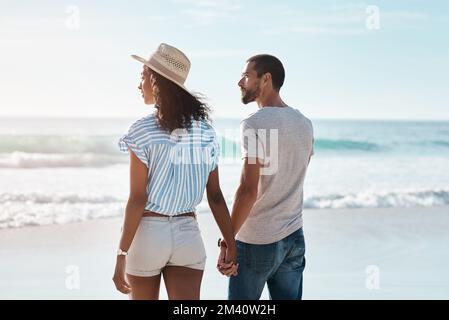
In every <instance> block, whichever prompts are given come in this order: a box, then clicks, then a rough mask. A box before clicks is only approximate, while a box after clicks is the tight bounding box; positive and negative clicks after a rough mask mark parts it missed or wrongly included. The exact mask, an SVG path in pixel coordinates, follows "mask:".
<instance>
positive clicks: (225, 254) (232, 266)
mask: <svg viewBox="0 0 449 320" xmlns="http://www.w3.org/2000/svg"><path fill="white" fill-rule="evenodd" d="M236 261H237V247H236V245H235V241H232V243H231V244H230V245H228V244H227V243H226V241H225V240H222V242H221V243H220V255H219V256H218V263H217V269H218V271H219V272H220V273H221V274H223V275H225V276H228V277H229V276H236V275H237V274H238V273H237V269H238V264H236Z"/></svg>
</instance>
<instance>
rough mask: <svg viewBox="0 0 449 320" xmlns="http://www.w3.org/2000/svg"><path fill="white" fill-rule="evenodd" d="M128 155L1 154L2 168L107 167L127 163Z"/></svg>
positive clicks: (0, 164)
mask: <svg viewBox="0 0 449 320" xmlns="http://www.w3.org/2000/svg"><path fill="white" fill-rule="evenodd" d="M127 161H128V158H127V157H123V156H122V155H120V154H118V155H115V156H114V155H107V154H101V153H100V154H95V153H80V154H79V153H73V154H61V153H57V154H51V153H26V152H18V151H16V152H12V153H9V154H0V168H19V169H20V168H28V169H31V168H61V167H77V168H80V167H105V166H109V165H114V164H119V163H126V162H127Z"/></svg>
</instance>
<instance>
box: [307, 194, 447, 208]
mask: <svg viewBox="0 0 449 320" xmlns="http://www.w3.org/2000/svg"><path fill="white" fill-rule="evenodd" d="M442 205H449V190H418V191H417V190H403V191H391V192H360V193H350V194H330V195H318V196H310V197H307V198H306V199H304V207H305V208H318V209H325V208H327V209H337V208H390V207H433V206H442Z"/></svg>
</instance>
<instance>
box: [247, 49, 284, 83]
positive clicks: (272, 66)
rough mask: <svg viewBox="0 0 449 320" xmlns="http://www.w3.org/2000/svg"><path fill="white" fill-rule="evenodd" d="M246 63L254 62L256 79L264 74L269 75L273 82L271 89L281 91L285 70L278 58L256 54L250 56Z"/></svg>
mask: <svg viewBox="0 0 449 320" xmlns="http://www.w3.org/2000/svg"><path fill="white" fill-rule="evenodd" d="M246 62H248V63H251V62H254V69H255V70H256V72H257V77H258V78H260V77H261V76H262V75H263V74H265V73H270V74H271V79H272V81H273V88H274V89H275V90H276V91H279V90H280V89H281V87H282V85H283V84H284V79H285V70H284V66H283V65H282V62H281V61H280V60H279V59H278V58H276V57H275V56H272V55H269V54H258V55H256V56H252V57H251V58H249V59H248V60H247V61H246Z"/></svg>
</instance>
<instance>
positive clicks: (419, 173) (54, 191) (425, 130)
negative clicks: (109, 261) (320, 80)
mask: <svg viewBox="0 0 449 320" xmlns="http://www.w3.org/2000/svg"><path fill="white" fill-rule="evenodd" d="M133 121H135V119H43V118H35V119H32V118H2V119H0V228H16V227H22V226H28V225H35V226H39V225H47V224H59V223H68V222H75V221H84V220H89V219H98V218H105V217H114V216H122V215H123V211H124V207H125V204H126V199H127V197H128V183H129V179H128V156H127V155H126V154H121V153H120V152H119V151H118V146H117V140H118V138H119V137H120V136H121V134H123V133H124V132H125V131H126V130H127V128H128V127H129V125H130V124H132V123H133ZM312 121H313V124H314V136H315V155H314V156H313V158H312V160H311V163H310V166H309V169H308V172H307V177H306V182H305V189H304V207H305V209H306V210H307V209H310V208H317V209H319V208H331V209H332V208H334V209H338V208H364V207H374V208H385V207H432V206H442V205H448V204H449V122H437V121H434V122H411V121H356V120H350V121H349V120H347V121H343V120H313V119H312ZM213 124H214V126H215V128H216V131H217V133H218V136H219V140H220V145H221V158H220V169H219V170H220V180H221V186H222V189H223V193H224V195H225V198H226V199H227V201H228V203H229V204H230V203H231V202H232V198H233V195H234V192H235V189H236V187H237V184H238V181H239V178H240V171H241V160H240V145H239V124H240V120H238V119H216V120H215V121H214V123H213ZM198 212H199V213H200V214H203V213H209V209H208V206H207V201H206V199H203V202H202V203H201V204H200V206H199V208H198ZM336 212H337V211H336Z"/></svg>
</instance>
